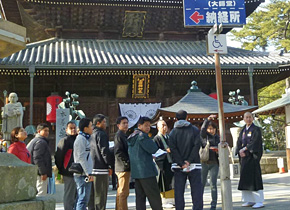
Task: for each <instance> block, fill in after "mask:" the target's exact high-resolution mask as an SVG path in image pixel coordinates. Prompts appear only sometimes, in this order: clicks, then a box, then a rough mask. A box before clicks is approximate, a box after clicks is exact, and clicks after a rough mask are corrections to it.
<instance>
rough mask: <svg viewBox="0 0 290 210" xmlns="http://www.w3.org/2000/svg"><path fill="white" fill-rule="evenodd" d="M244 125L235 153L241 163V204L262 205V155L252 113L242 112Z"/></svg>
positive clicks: (256, 206)
mask: <svg viewBox="0 0 290 210" xmlns="http://www.w3.org/2000/svg"><path fill="white" fill-rule="evenodd" d="M244 121H245V123H246V125H245V126H244V127H243V129H242V131H241V133H240V135H239V138H238V141H237V149H236V154H238V155H239V159H240V163H241V175H240V181H239V186H238V189H239V190H241V191H242V200H243V201H244V202H245V203H244V204H243V205H242V206H244V207H248V206H252V208H254V209H257V208H262V207H264V205H263V202H264V193H263V181H262V173H261V167H260V160H261V157H262V155H263V146H262V135H261V130H260V128H259V127H257V126H256V125H255V124H254V123H253V121H254V117H253V115H252V113H250V112H246V113H245V114H244Z"/></svg>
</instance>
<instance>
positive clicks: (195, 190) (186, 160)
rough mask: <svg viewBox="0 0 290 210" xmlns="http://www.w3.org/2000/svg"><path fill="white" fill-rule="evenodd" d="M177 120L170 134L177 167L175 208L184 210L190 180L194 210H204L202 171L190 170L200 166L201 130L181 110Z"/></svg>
mask: <svg viewBox="0 0 290 210" xmlns="http://www.w3.org/2000/svg"><path fill="white" fill-rule="evenodd" d="M176 118H177V120H178V121H177V122H175V123H174V128H173V130H172V131H171V132H170V134H169V147H170V150H171V153H172V159H173V163H175V164H176V165H177V167H176V168H175V170H174V191H175V193H174V196H175V207H176V210H183V209H184V206H185V202H184V189H185V184H186V180H187V178H188V179H189V183H190V189H191V198H192V203H193V210H202V209H203V197H202V184H201V173H200V169H197V168H196V169H193V170H190V168H191V167H190V166H192V165H200V157H199V149H200V134H199V130H198V128H197V127H196V126H193V125H192V124H191V123H190V122H188V121H187V120H186V118H187V112H186V111H184V110H179V111H178V112H177V113H176ZM192 168H194V167H192ZM184 169H185V171H184Z"/></svg>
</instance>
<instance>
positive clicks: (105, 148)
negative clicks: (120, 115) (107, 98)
mask: <svg viewBox="0 0 290 210" xmlns="http://www.w3.org/2000/svg"><path fill="white" fill-rule="evenodd" d="M93 125H94V130H93V134H92V136H91V142H90V147H91V155H92V159H93V163H94V167H93V173H92V175H93V176H94V183H93V187H92V192H91V197H90V201H89V210H104V209H106V203H107V194H108V187H109V173H110V174H112V170H111V169H110V167H111V165H112V162H113V154H112V153H111V152H110V149H109V137H108V135H107V133H106V132H105V130H106V127H107V121H106V117H105V116H104V115H102V114H97V115H96V116H95V117H94V119H93Z"/></svg>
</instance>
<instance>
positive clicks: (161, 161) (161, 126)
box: [153, 120, 174, 208]
mask: <svg viewBox="0 0 290 210" xmlns="http://www.w3.org/2000/svg"><path fill="white" fill-rule="evenodd" d="M157 129H158V134H157V135H156V136H155V137H154V139H153V140H154V142H155V143H156V144H157V146H158V148H159V149H161V150H163V151H166V152H167V153H166V154H163V155H161V156H159V157H156V158H155V162H156V164H157V166H158V168H159V171H160V173H159V178H158V185H159V190H160V194H161V197H162V206H163V207H164V208H173V207H174V190H173V186H172V179H173V176H174V174H173V172H172V171H171V163H172V158H171V154H170V149H169V146H168V145H169V142H168V138H169V136H168V135H167V131H168V127H167V124H166V122H165V121H164V120H160V121H158V123H157Z"/></svg>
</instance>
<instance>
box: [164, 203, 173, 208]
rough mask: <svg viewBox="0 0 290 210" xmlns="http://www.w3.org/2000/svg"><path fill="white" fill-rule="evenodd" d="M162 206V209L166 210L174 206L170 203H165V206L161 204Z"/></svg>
mask: <svg viewBox="0 0 290 210" xmlns="http://www.w3.org/2000/svg"><path fill="white" fill-rule="evenodd" d="M162 206H163V208H166V209H172V208H174V205H173V204H172V203H166V204H163V205H162Z"/></svg>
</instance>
